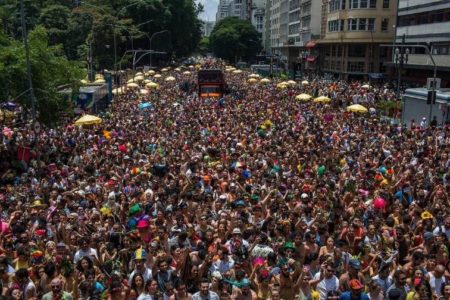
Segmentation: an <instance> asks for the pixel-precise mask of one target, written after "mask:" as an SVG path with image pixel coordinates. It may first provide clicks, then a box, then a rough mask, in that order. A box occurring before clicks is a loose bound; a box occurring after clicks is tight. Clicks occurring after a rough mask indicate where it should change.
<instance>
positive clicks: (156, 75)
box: [153, 74, 162, 78]
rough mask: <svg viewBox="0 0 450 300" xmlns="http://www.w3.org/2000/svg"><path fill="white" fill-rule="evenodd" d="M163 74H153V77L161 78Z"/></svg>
mask: <svg viewBox="0 0 450 300" xmlns="http://www.w3.org/2000/svg"><path fill="white" fill-rule="evenodd" d="M161 77H162V76H161V74H155V75H154V76H153V78H161Z"/></svg>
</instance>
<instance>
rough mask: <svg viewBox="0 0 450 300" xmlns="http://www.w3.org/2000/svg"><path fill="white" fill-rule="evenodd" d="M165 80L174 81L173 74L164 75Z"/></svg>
mask: <svg viewBox="0 0 450 300" xmlns="http://www.w3.org/2000/svg"><path fill="white" fill-rule="evenodd" d="M164 80H165V81H175V77H173V76H169V77H166V79H164Z"/></svg>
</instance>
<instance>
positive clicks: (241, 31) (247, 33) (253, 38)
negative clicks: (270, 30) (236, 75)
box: [209, 17, 262, 62]
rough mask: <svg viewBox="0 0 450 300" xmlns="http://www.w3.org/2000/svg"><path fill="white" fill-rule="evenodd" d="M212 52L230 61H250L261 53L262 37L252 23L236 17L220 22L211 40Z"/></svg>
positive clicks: (212, 33)
mask: <svg viewBox="0 0 450 300" xmlns="http://www.w3.org/2000/svg"><path fill="white" fill-rule="evenodd" d="M209 42H210V47H211V50H212V51H213V52H214V54H215V55H216V56H218V57H220V58H223V59H226V60H228V61H234V62H236V61H238V60H239V59H244V60H249V59H252V58H253V57H255V55H256V54H257V53H258V52H259V51H261V49H262V43H261V36H260V33H259V32H258V31H256V29H255V28H254V27H253V25H252V24H251V22H249V21H247V20H241V19H238V18H236V17H228V18H225V19H223V20H220V21H219V22H218V23H217V24H216V26H214V28H213V30H212V32H211V36H210V38H209Z"/></svg>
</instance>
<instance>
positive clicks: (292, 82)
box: [286, 80, 297, 85]
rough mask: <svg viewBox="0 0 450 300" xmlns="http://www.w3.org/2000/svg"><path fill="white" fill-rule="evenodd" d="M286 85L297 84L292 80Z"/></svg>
mask: <svg viewBox="0 0 450 300" xmlns="http://www.w3.org/2000/svg"><path fill="white" fill-rule="evenodd" d="M286 83H287V84H289V85H296V84H297V82H295V81H294V80H289V81H287V82H286Z"/></svg>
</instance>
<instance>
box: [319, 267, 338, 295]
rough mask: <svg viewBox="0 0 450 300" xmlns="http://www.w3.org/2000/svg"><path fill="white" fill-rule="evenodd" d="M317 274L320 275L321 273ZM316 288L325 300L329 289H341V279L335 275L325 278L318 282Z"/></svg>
mask: <svg viewBox="0 0 450 300" xmlns="http://www.w3.org/2000/svg"><path fill="white" fill-rule="evenodd" d="M317 274H319V277H320V273H317ZM317 274H316V276H317ZM316 276H314V277H316ZM316 289H317V292H319V296H320V300H325V299H327V294H328V292H329V291H337V290H338V289H339V279H338V278H337V277H336V276H334V275H333V277H331V278H324V279H322V280H321V281H320V282H319V283H318V284H317V288H316Z"/></svg>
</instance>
